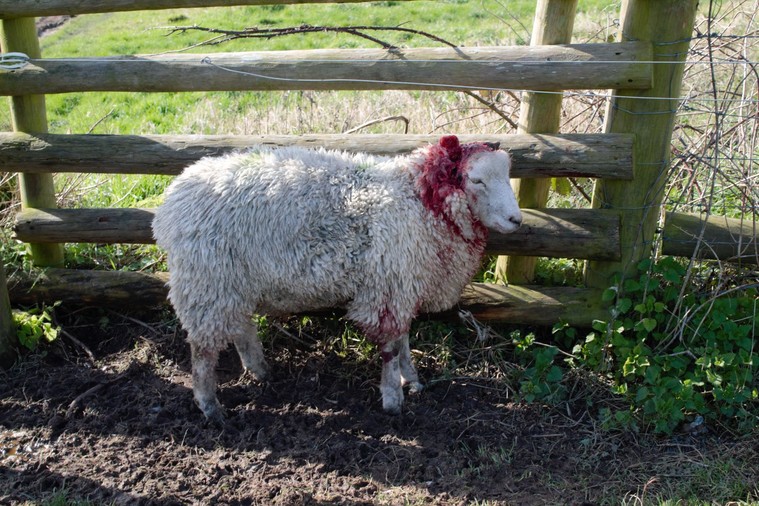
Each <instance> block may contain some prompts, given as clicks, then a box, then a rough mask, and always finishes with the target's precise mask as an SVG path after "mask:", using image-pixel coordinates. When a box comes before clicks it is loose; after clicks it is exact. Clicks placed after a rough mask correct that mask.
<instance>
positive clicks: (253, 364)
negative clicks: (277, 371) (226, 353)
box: [233, 322, 269, 381]
mask: <svg viewBox="0 0 759 506" xmlns="http://www.w3.org/2000/svg"><path fill="white" fill-rule="evenodd" d="M233 341H234V343H235V349H237V353H238V354H239V355H240V361H241V362H242V366H243V368H245V370H246V371H247V372H249V373H250V374H252V375H253V377H255V379H257V380H259V381H261V380H263V379H265V378H266V376H268V375H269V366H268V365H267V364H266V360H265V359H264V349H263V346H261V340H260V339H259V338H258V326H257V325H256V324H255V323H253V322H249V323H247V322H246V324H245V325H243V326H242V329H241V331H240V333H238V334H236V335H235V336H234V337H233Z"/></svg>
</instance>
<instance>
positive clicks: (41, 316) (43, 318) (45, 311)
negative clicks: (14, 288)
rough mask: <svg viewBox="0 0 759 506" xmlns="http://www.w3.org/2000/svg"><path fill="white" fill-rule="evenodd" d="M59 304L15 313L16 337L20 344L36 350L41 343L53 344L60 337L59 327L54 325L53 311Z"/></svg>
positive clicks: (15, 311)
mask: <svg viewBox="0 0 759 506" xmlns="http://www.w3.org/2000/svg"><path fill="white" fill-rule="evenodd" d="M57 305H58V304H57V303H56V304H54V305H53V306H42V307H36V308H32V309H28V310H26V311H17V310H14V311H13V321H14V323H15V325H16V336H17V337H18V340H19V343H21V344H22V345H23V346H24V347H26V348H28V349H30V350H36V349H37V347H38V346H39V345H40V343H41V342H47V343H51V342H53V341H55V339H56V338H57V337H58V327H57V326H56V325H55V324H54V323H53V317H52V311H53V309H54V308H55V306H57Z"/></svg>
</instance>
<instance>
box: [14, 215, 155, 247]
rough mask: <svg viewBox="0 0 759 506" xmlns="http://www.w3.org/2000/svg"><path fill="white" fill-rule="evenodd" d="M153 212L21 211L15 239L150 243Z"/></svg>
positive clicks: (152, 241) (16, 224)
mask: <svg viewBox="0 0 759 506" xmlns="http://www.w3.org/2000/svg"><path fill="white" fill-rule="evenodd" d="M153 216H154V210H153V209H130V208H125V209H25V210H23V211H21V212H20V213H18V214H17V215H16V223H15V225H14V227H13V230H14V232H15V233H16V238H17V239H19V240H21V241H25V242H30V241H39V242H43V243H44V242H92V243H101V244H115V243H129V244H152V243H154V242H155V240H154V239H153V231H152V229H151V223H152V222H153Z"/></svg>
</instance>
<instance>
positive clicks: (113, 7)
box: [0, 0, 376, 19]
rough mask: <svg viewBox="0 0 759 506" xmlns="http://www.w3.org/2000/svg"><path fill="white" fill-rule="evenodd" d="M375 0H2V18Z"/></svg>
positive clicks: (0, 5)
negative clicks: (31, 0) (30, 0)
mask: <svg viewBox="0 0 759 506" xmlns="http://www.w3.org/2000/svg"><path fill="white" fill-rule="evenodd" d="M373 1H376V0H119V1H114V0H34V1H33V2H29V1H24V0H0V18H1V19H9V18H23V17H36V16H56V15H64V14H68V15H75V14H93V13H97V12H126V11H141V10H158V9H178V8H182V9H184V8H188V7H226V6H231V5H277V4H318V3H361V2H373Z"/></svg>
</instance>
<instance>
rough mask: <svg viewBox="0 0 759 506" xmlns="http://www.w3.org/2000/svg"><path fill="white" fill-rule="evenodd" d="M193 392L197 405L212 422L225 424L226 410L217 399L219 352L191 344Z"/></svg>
mask: <svg viewBox="0 0 759 506" xmlns="http://www.w3.org/2000/svg"><path fill="white" fill-rule="evenodd" d="M190 349H191V351H192V392H193V394H194V396H195V403H196V404H197V405H198V407H199V408H200V410H201V411H202V412H203V414H204V415H205V416H206V418H208V420H210V421H211V422H213V423H215V424H217V425H223V424H224V409H223V408H222V407H221V404H219V400H218V399H217V398H216V362H217V360H218V358H219V350H218V349H216V348H205V347H202V346H198V345H197V344H191V345H190Z"/></svg>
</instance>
